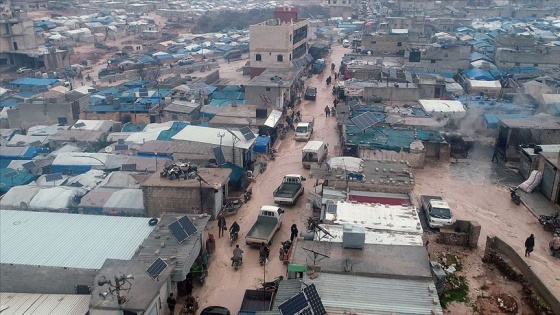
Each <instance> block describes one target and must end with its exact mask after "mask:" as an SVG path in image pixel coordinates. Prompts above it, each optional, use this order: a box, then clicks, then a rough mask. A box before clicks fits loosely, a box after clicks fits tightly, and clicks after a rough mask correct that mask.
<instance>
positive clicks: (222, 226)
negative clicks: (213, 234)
mask: <svg viewBox="0 0 560 315" xmlns="http://www.w3.org/2000/svg"><path fill="white" fill-rule="evenodd" d="M227 229H228V228H227V224H226V218H225V217H224V216H223V215H222V216H220V217H219V218H218V237H222V236H224V231H225V230H227ZM239 230H240V227H239V224H238V223H237V221H233V224H232V225H231V226H230V227H229V234H230V236H231V235H233V234H234V233H239Z"/></svg>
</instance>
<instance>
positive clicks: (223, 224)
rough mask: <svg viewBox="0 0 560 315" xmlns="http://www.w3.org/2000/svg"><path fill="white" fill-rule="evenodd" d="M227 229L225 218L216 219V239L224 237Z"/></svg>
mask: <svg viewBox="0 0 560 315" xmlns="http://www.w3.org/2000/svg"><path fill="white" fill-rule="evenodd" d="M226 229H227V225H226V218H224V217H223V216H220V218H219V219H218V237H222V236H224V230H226Z"/></svg>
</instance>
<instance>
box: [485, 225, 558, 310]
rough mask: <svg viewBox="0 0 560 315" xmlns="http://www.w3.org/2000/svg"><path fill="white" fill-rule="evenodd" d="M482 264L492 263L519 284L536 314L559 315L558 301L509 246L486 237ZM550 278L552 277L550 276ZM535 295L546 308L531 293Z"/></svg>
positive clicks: (494, 237) (492, 237) (495, 237)
mask: <svg viewBox="0 0 560 315" xmlns="http://www.w3.org/2000/svg"><path fill="white" fill-rule="evenodd" d="M483 260H484V262H487V263H493V264H495V265H496V267H498V269H499V270H500V271H501V272H502V273H503V274H504V275H505V276H506V277H507V278H509V279H511V280H515V281H518V282H520V283H521V284H522V285H523V289H524V292H526V294H527V296H526V297H527V298H528V299H529V301H530V302H531V306H532V307H533V308H534V309H535V311H536V313H538V314H560V300H559V298H558V297H556V296H554V294H553V293H552V292H550V290H549V289H548V288H547V287H546V285H545V284H544V283H543V282H542V281H541V279H539V277H538V276H537V275H536V274H535V273H534V272H533V270H532V269H531V266H530V265H529V264H527V262H526V261H525V260H524V258H523V257H521V256H520V255H519V254H518V253H517V252H516V251H515V250H514V249H513V248H512V247H511V246H509V245H508V244H507V243H506V242H504V241H502V240H501V239H500V238H498V237H497V236H488V237H487V238H486V249H485V251H484V258H483ZM551 276H553V275H552V274H551ZM533 291H534V292H535V293H537V294H538V295H539V296H540V298H542V299H543V300H544V301H545V302H546V304H547V306H548V309H547V307H546V306H545V305H542V303H539V299H538V297H535V296H534V294H532V293H533Z"/></svg>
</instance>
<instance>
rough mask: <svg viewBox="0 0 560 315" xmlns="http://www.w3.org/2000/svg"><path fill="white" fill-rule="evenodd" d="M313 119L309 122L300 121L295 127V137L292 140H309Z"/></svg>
mask: <svg viewBox="0 0 560 315" xmlns="http://www.w3.org/2000/svg"><path fill="white" fill-rule="evenodd" d="M314 122H315V119H313V120H311V121H302V122H299V123H298V124H297V125H296V135H295V136H294V139H295V140H296V141H308V140H309V139H311V134H312V133H313V124H314Z"/></svg>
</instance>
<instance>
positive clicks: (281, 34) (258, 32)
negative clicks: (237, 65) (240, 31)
mask: <svg viewBox="0 0 560 315" xmlns="http://www.w3.org/2000/svg"><path fill="white" fill-rule="evenodd" d="M297 13H298V10H297V9H296V8H277V9H276V10H275V11H274V18H273V19H270V20H268V21H265V22H262V23H259V24H256V25H251V26H250V27H249V36H250V43H249V50H250V52H249V57H250V62H251V63H250V66H251V76H255V75H258V74H260V73H262V72H263V71H264V69H266V68H291V67H292V60H294V59H297V58H300V57H302V56H304V55H305V54H306V53H307V49H308V42H309V39H310V35H311V33H310V28H309V20H300V19H298V17H297Z"/></svg>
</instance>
